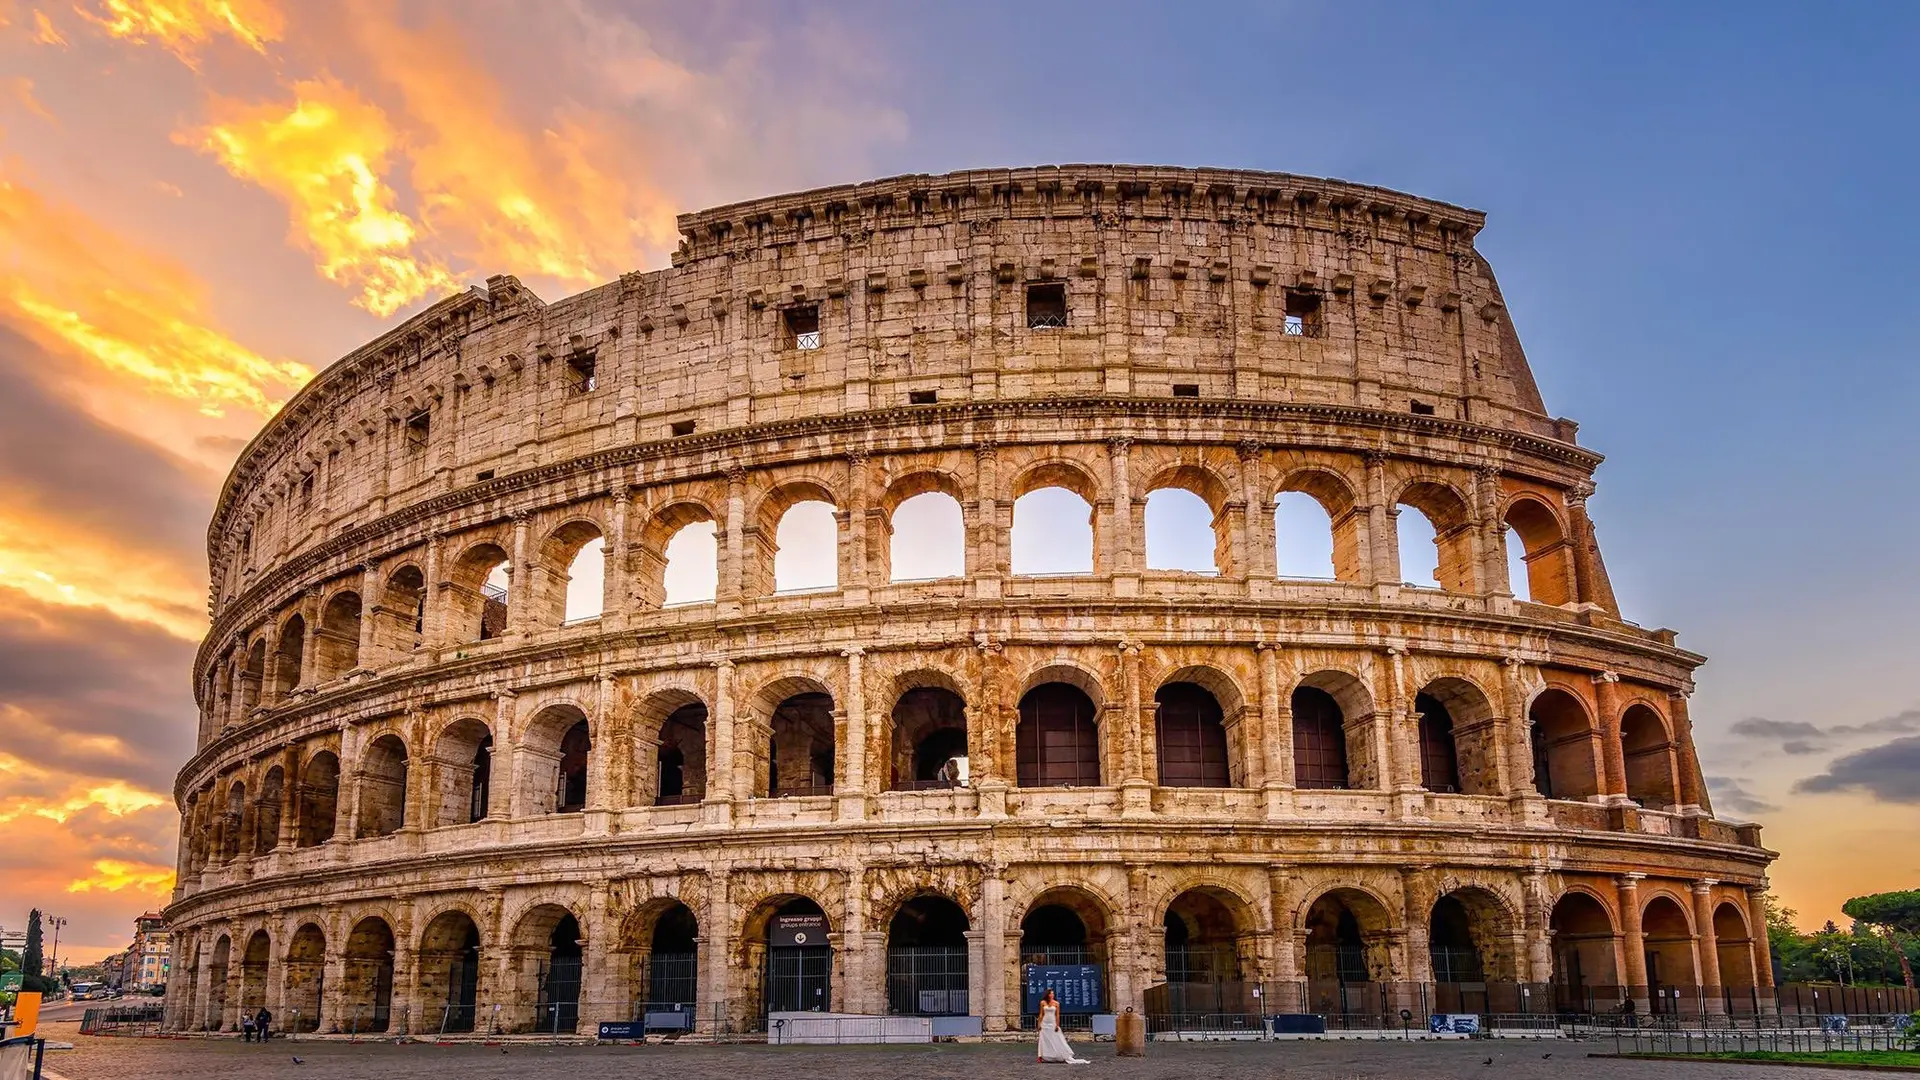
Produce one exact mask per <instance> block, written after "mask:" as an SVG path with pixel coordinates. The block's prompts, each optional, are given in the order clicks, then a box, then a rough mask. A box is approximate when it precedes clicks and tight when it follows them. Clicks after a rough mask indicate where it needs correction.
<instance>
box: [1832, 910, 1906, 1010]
mask: <svg viewBox="0 0 1920 1080" xmlns="http://www.w3.org/2000/svg"><path fill="white" fill-rule="evenodd" d="M1840 910H1841V911H1844V912H1846V913H1847V915H1848V916H1849V917H1851V918H1853V919H1855V920H1856V921H1858V922H1863V923H1866V924H1867V925H1869V926H1871V927H1873V928H1874V929H1876V930H1878V931H1880V935H1881V936H1882V937H1884V938H1886V940H1887V944H1888V945H1891V946H1893V952H1894V955H1896V956H1898V957H1899V958H1900V977H1901V978H1902V979H1904V980H1906V984H1907V987H1908V989H1912V987H1913V964H1911V963H1910V962H1908V960H1907V950H1906V949H1905V948H1904V947H1903V946H1902V945H1901V944H1900V936H1901V935H1902V934H1905V935H1907V936H1908V937H1914V936H1920V889H1907V890H1905V891H1902V892H1883V893H1871V894H1869V895H1866V896H1856V897H1854V898H1853V899H1851V900H1849V901H1847V902H1846V903H1844V904H1842V905H1840Z"/></svg>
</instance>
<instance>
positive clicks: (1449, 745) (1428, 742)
mask: <svg viewBox="0 0 1920 1080" xmlns="http://www.w3.org/2000/svg"><path fill="white" fill-rule="evenodd" d="M1413 711H1414V712H1417V713H1419V714H1420V786H1421V787H1424V788H1426V789H1427V790H1428V791H1437V792H1440V793H1442V794H1446V795H1452V794H1454V793H1456V792H1458V791H1459V790H1460V758H1459V754H1458V753H1457V751H1456V750H1455V747H1454V744H1453V715H1452V714H1451V713H1449V712H1447V707H1446V706H1445V705H1442V704H1440V699H1438V698H1435V697H1430V696H1428V695H1426V694H1417V695H1415V696H1414V699H1413Z"/></svg>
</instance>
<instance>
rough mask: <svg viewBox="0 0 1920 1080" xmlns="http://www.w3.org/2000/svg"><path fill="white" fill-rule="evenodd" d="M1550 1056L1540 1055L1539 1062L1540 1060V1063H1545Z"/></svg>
mask: <svg viewBox="0 0 1920 1080" xmlns="http://www.w3.org/2000/svg"><path fill="white" fill-rule="evenodd" d="M1552 1056H1553V1055H1552V1054H1541V1055H1540V1060H1541V1061H1545V1060H1547V1059H1548V1058H1550V1057H1552Z"/></svg>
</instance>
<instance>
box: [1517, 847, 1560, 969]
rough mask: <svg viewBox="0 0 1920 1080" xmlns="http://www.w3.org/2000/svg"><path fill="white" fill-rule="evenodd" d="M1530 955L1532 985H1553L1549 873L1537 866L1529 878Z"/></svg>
mask: <svg viewBox="0 0 1920 1080" xmlns="http://www.w3.org/2000/svg"><path fill="white" fill-rule="evenodd" d="M1526 904H1527V910H1526V922H1527V952H1526V958H1525V959H1526V965H1527V967H1526V971H1525V972H1524V973H1523V976H1524V977H1525V979H1526V981H1528V982H1530V983H1540V984H1543V985H1544V984H1546V983H1550V982H1552V981H1553V939H1552V930H1553V905H1552V902H1551V901H1550V900H1549V899H1548V896H1547V872H1546V870H1544V869H1543V868H1541V867H1538V866H1535V867H1534V868H1533V869H1531V870H1529V871H1527V876H1526Z"/></svg>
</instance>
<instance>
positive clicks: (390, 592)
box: [363, 562, 427, 663]
mask: <svg viewBox="0 0 1920 1080" xmlns="http://www.w3.org/2000/svg"><path fill="white" fill-rule="evenodd" d="M363 617H366V618H371V619H372V620H373V646H374V648H375V649H376V650H378V652H377V655H378V657H379V662H381V663H393V662H396V661H398V660H401V659H404V658H405V657H406V656H408V655H410V654H411V653H412V652H413V650H415V649H417V648H419V647H420V645H421V643H422V642H423V641H424V639H425V635H426V628H427V576H426V575H425V574H423V573H421V571H420V568H419V567H418V566H415V565H414V564H413V563H410V562H409V563H402V564H401V565H400V566H398V567H396V568H395V569H394V570H393V571H392V572H391V573H389V574H388V575H387V580H386V582H385V584H384V585H382V587H381V590H380V600H379V602H378V603H376V604H375V605H374V606H373V610H372V611H370V612H366V613H365V614H364V616H363Z"/></svg>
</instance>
